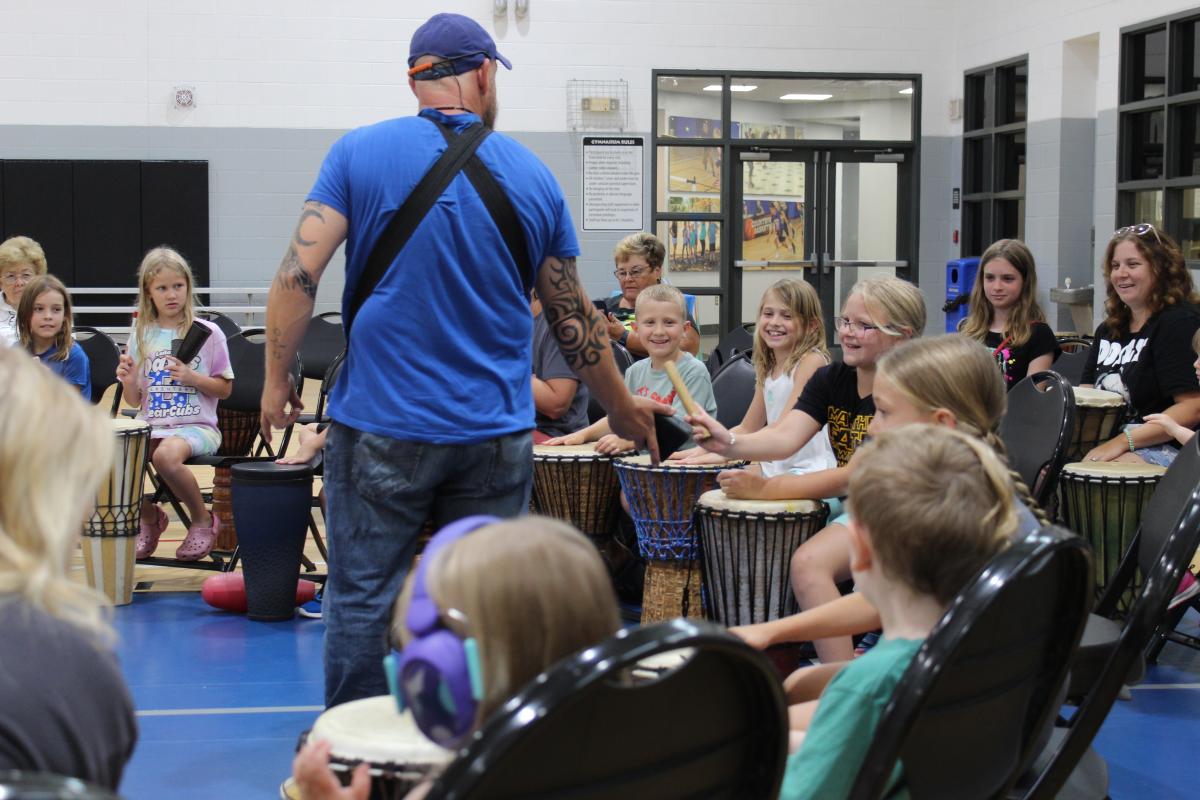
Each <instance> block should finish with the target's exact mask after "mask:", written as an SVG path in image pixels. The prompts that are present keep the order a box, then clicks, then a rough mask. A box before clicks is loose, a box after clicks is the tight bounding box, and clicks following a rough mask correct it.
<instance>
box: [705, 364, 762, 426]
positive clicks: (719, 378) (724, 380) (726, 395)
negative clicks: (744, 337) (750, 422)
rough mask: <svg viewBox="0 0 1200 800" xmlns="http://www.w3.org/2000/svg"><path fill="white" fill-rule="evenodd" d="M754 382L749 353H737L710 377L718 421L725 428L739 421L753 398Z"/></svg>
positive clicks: (752, 366)
mask: <svg viewBox="0 0 1200 800" xmlns="http://www.w3.org/2000/svg"><path fill="white" fill-rule="evenodd" d="M754 384H755V376H754V365H753V364H751V363H750V354H749V353H746V352H741V353H738V354H737V355H736V356H734V357H733V358H731V359H730V360H728V361H726V362H725V363H724V365H722V366H721V368H720V369H719V370H717V374H716V375H714V376H713V379H712V390H713V397H714V398H715V399H716V401H717V421H718V422H720V423H721V424H722V425H724V426H725V427H726V428H732V427H733V426H734V425H737V424H739V423H741V421H742V417H744V416H746V409H748V408H750V403H751V402H752V401H753V400H754Z"/></svg>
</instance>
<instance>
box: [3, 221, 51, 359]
mask: <svg viewBox="0 0 1200 800" xmlns="http://www.w3.org/2000/svg"><path fill="white" fill-rule="evenodd" d="M45 274H46V253H45V251H43V250H42V246H41V245H40V244H38V243H37V242H35V241H34V240H33V239H30V238H29V237H28V236H14V237H12V238H11V239H7V240H5V241H4V243H2V244H0V346H6V345H7V346H11V345H14V344H17V341H18V339H19V338H20V334H19V332H18V331H17V307H18V306H19V305H20V304H21V293H22V292H23V291H24V290H25V284H27V283H29V282H30V281H31V280H33V279H34V278H36V277H39V276H41V275H45Z"/></svg>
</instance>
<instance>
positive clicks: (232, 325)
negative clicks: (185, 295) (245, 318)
mask: <svg viewBox="0 0 1200 800" xmlns="http://www.w3.org/2000/svg"><path fill="white" fill-rule="evenodd" d="M196 316H197V317H199V318H200V319H206V320H208V321H209V322H211V323H212V324H214V325H216V326H217V327H218V328H220V329H221V333H223V334H225V338H226V339H228V338H229V337H230V336H237V335H238V334H239V333H241V332H242V326H241V325H238V324H237V323H236V322H234V321H233V318H232V317H230V316H229V315H228V314H222V313H221V312H220V311H216V310H214V309H211V308H202V309H197V311H196Z"/></svg>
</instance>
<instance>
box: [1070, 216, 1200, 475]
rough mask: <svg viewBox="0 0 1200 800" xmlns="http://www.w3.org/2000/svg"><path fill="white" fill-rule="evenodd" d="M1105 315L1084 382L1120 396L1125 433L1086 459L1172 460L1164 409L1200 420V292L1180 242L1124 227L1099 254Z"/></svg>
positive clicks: (1185, 420) (1185, 423) (1148, 229)
mask: <svg viewBox="0 0 1200 800" xmlns="http://www.w3.org/2000/svg"><path fill="white" fill-rule="evenodd" d="M1103 268H1104V277H1105V280H1106V282H1107V284H1108V285H1107V294H1108V299H1107V300H1106V301H1105V304H1104V311H1105V315H1106V317H1105V320H1104V321H1103V322H1101V323H1100V326H1099V327H1098V328H1097V329H1096V340H1095V342H1094V343H1093V344H1092V349H1091V351H1090V352H1089V354H1088V361H1087V365H1086V366H1085V367H1084V370H1083V380H1082V385H1084V386H1095V387H1096V388H1098V389H1104V390H1107V391H1110V392H1117V393H1119V394H1120V395H1121V396H1122V397H1124V398H1125V407H1126V408H1125V410H1126V421H1127V422H1130V423H1131V424H1129V425H1127V426H1126V427H1125V429H1124V430H1122V431H1120V432H1119V433H1118V434H1117V435H1116V436H1114V437H1113V438H1112V439H1110V440H1109V441H1107V442H1104V443H1103V444H1101V445H1099V446H1097V447H1095V448H1094V449H1092V450H1091V451H1090V452H1089V453H1088V454H1087V455H1086V456H1085V458H1086V459H1087V460H1088V461H1133V462H1140V461H1144V462H1148V463H1151V464H1158V465H1160V466H1167V465H1169V464H1170V463H1171V462H1172V461H1173V460H1174V458H1175V454H1176V453H1177V452H1178V451H1179V449H1178V444H1177V443H1176V442H1175V440H1174V438H1173V437H1172V436H1171V435H1170V433H1168V432H1167V430H1166V429H1165V428H1164V427H1163V426H1162V425H1158V424H1154V423H1149V424H1141V423H1143V419H1144V417H1146V416H1147V415H1148V414H1166V415H1167V416H1168V417H1170V418H1171V419H1172V420H1174V421H1175V422H1176V423H1177V424H1178V425H1180V426H1182V427H1184V428H1192V429H1194V428H1196V426H1197V425H1200V383H1197V378H1196V372H1195V370H1194V369H1193V368H1192V362H1193V361H1194V360H1195V354H1194V353H1193V352H1192V350H1191V341H1192V337H1193V336H1194V335H1195V333H1196V331H1197V329H1200V294H1197V292H1196V288H1195V286H1194V285H1193V284H1192V277H1191V275H1190V274H1189V273H1188V269H1187V265H1186V264H1185V263H1184V260H1183V254H1182V253H1181V252H1180V251H1179V246H1178V245H1177V244H1176V243H1175V240H1174V239H1172V238H1171V237H1170V236H1169V235H1168V234H1167V233H1166V232H1165V231H1161V230H1159V229H1158V228H1156V227H1155V226H1153V225H1151V224H1149V223H1142V224H1141V225H1131V226H1129V227H1127V228H1121V229H1120V230H1118V231H1117V232H1116V233H1114V234H1113V236H1112V239H1110V240H1109V242H1108V247H1107V248H1106V249H1105V252H1104V264H1103Z"/></svg>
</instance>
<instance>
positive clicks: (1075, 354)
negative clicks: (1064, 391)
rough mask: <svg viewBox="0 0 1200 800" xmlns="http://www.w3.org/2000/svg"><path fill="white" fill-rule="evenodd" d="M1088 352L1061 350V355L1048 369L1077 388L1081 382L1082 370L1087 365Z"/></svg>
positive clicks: (1084, 350) (1082, 350)
mask: <svg viewBox="0 0 1200 800" xmlns="http://www.w3.org/2000/svg"><path fill="white" fill-rule="evenodd" d="M1087 360H1088V351H1087V349H1086V348H1084V349H1079V350H1063V352H1062V354H1061V355H1060V356H1059V357H1058V358H1056V359H1055V360H1054V363H1053V364H1051V365H1050V369H1051V370H1052V371H1054V372H1057V373H1058V374H1059V375H1062V376H1063V377H1064V378H1065V379H1066V380H1067V381H1068V382H1069V383H1070V384H1071V385H1072V386H1078V385H1079V384H1080V382H1081V381H1082V380H1083V368H1084V366H1086V365H1087Z"/></svg>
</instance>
